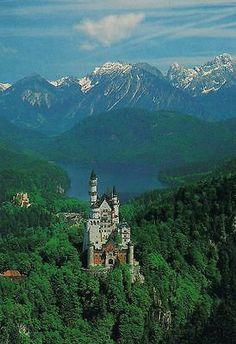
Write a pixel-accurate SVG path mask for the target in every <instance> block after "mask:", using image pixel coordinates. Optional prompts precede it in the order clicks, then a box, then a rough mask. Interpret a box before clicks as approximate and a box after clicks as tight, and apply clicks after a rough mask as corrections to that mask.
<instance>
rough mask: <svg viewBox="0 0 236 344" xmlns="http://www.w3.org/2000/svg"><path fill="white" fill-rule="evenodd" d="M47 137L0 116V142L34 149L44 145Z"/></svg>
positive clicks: (14, 147)
mask: <svg viewBox="0 0 236 344" xmlns="http://www.w3.org/2000/svg"><path fill="white" fill-rule="evenodd" d="M48 140H49V139H48V137H47V136H46V135H43V134H41V133H39V132H37V131H35V130H30V129H23V128H19V127H18V126H16V125H14V124H12V123H10V122H9V121H7V120H6V119H5V118H4V117H0V142H2V143H4V144H6V145H8V146H9V147H11V148H13V149H14V150H15V149H18V150H25V151H36V150H38V149H39V147H41V149H42V147H44V145H46V143H47V142H48Z"/></svg>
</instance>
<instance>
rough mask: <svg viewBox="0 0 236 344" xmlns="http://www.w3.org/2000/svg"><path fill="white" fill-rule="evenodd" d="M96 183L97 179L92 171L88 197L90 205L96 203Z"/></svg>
mask: <svg viewBox="0 0 236 344" xmlns="http://www.w3.org/2000/svg"><path fill="white" fill-rule="evenodd" d="M97 183H98V179H97V176H96V174H95V172H94V170H92V172H91V176H90V180H89V196H90V204H91V205H93V204H94V203H96V201H97V197H98V196H97Z"/></svg>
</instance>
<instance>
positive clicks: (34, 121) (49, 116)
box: [0, 75, 81, 132]
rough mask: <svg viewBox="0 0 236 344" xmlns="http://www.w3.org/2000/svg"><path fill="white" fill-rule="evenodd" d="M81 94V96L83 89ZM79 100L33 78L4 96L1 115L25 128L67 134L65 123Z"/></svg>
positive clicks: (25, 79)
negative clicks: (65, 118) (65, 132)
mask: <svg viewBox="0 0 236 344" xmlns="http://www.w3.org/2000/svg"><path fill="white" fill-rule="evenodd" d="M77 93H78V94H79V93H81V92H80V89H79V88H77ZM78 98H79V97H78V95H77V94H76V95H75V94H74V93H73V92H66V91H65V90H64V89H61V88H58V87H55V86H53V85H52V84H51V83H49V82H48V81H47V80H45V79H44V78H42V77H41V76H39V75H32V76H29V77H26V78H24V79H21V80H19V81H17V82H16V83H15V84H13V85H12V86H11V87H10V88H8V89H7V90H6V91H4V92H2V93H1V95H0V113H1V115H2V116H4V117H6V118H7V119H8V120H9V121H11V122H12V123H15V124H17V125H19V126H21V127H24V128H31V129H39V130H44V131H50V132H54V129H55V131H56V132H57V131H60V130H61V131H63V130H64V123H63V119H64V117H66V116H69V114H70V109H71V107H73V106H74V103H75V102H76V101H77V99H78Z"/></svg>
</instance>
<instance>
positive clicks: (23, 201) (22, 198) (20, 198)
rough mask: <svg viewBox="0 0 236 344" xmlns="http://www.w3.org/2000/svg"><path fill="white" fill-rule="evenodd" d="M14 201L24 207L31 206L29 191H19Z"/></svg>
mask: <svg viewBox="0 0 236 344" xmlns="http://www.w3.org/2000/svg"><path fill="white" fill-rule="evenodd" d="M13 202H14V203H15V204H16V205H19V206H20V207H22V208H23V207H25V208H29V207H30V206H31V204H30V200H29V196H28V194H27V192H26V193H24V192H20V193H17V194H16V196H14V197H13Z"/></svg>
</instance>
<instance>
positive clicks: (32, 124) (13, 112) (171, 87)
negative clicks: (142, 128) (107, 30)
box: [0, 54, 236, 133]
mask: <svg viewBox="0 0 236 344" xmlns="http://www.w3.org/2000/svg"><path fill="white" fill-rule="evenodd" d="M235 66H236V62H235V60H234V58H233V57H231V56H230V55H228V54H223V55H220V56H217V57H216V58H214V59H213V60H212V61H210V62H207V63H206V64H204V65H203V66H200V67H194V68H185V67H183V66H180V65H178V64H174V65H172V66H171V67H170V69H169V71H168V73H167V75H166V76H165V75H163V74H162V73H161V71H160V70H159V69H157V68H156V67H154V66H151V65H149V64H147V63H136V64H130V63H126V62H107V63H105V64H103V65H102V66H100V67H96V68H95V69H94V70H93V71H92V72H91V73H90V74H88V75H86V76H84V77H82V78H77V77H73V76H66V77H63V78H61V79H58V80H54V81H48V80H46V79H44V78H42V77H41V76H39V75H32V76H29V77H26V78H23V79H21V80H19V81H17V82H16V83H14V84H13V85H12V86H11V85H10V86H8V87H6V86H3V87H5V90H3V91H2V92H0V113H1V114H2V116H5V117H6V118H7V119H8V120H10V121H11V122H13V123H15V124H17V125H19V126H22V127H27V128H33V129H38V130H41V131H44V132H49V133H54V132H55V133H58V132H62V131H65V130H67V129H69V128H71V127H73V126H74V125H75V124H76V123H78V122H79V121H80V120H81V119H82V118H85V117H87V116H91V115H95V114H98V113H101V112H104V111H110V110H113V109H122V108H127V107H129V108H143V109H149V110H153V111H158V110H168V111H180V112H183V113H187V114H190V115H193V116H197V117H200V118H203V119H206V120H208V119H210V120H216V119H222V118H230V117H235V115H236V112H235V111H234V110H235V108H236V100H233V103H235V106H234V105H232V101H231V102H230V104H228V102H226V101H225V99H228V98H227V96H225V94H224V95H222V96H221V94H222V92H220V91H222V90H224V91H225V92H226V93H227V92H228V91H229V92H231V93H230V98H229V99H230V100H232V93H233V92H234V91H233V90H232V89H231V88H232V87H235V86H236V72H235V71H236V67H235ZM216 94H217V95H218V94H219V98H220V99H219V102H220V104H222V106H223V108H222V106H220V107H217V111H215V108H214V104H215V100H214V99H212V98H214V97H212V95H216ZM221 98H222V99H221ZM213 108H214V111H212V109H213ZM223 110H224V111H223ZM221 113H222V115H221Z"/></svg>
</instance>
